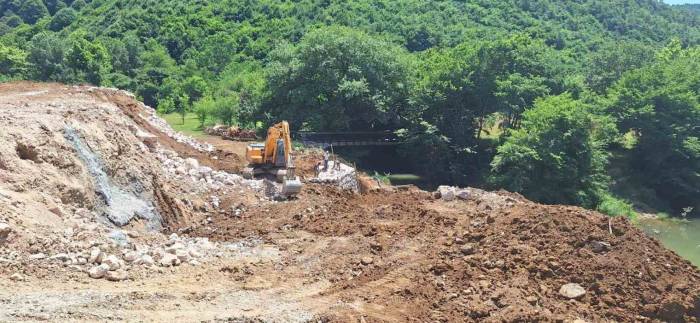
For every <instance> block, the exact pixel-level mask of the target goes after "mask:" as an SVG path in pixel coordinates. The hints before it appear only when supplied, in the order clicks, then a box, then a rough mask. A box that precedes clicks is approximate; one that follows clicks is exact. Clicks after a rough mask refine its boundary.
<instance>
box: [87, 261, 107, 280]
mask: <svg viewBox="0 0 700 323" xmlns="http://www.w3.org/2000/svg"><path fill="white" fill-rule="evenodd" d="M107 272H109V265H107V264H101V265H98V266H95V267H92V268H90V270H88V276H90V277H91V278H95V279H100V278H102V277H104V276H105V274H107Z"/></svg>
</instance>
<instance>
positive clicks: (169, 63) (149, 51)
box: [137, 40, 176, 106]
mask: <svg viewBox="0 0 700 323" xmlns="http://www.w3.org/2000/svg"><path fill="white" fill-rule="evenodd" d="M145 47H146V49H145V50H144V51H143V52H142V53H141V58H140V61H142V62H143V68H142V69H140V72H139V75H138V76H137V78H138V81H139V89H138V93H139V95H141V97H143V101H144V103H146V104H147V105H150V106H157V105H158V100H159V99H160V98H163V97H166V96H167V95H164V93H161V86H162V85H163V82H164V81H165V80H166V79H167V78H168V77H170V76H171V75H173V74H175V70H176V68H175V61H174V60H173V59H172V58H171V57H170V55H168V52H167V50H166V49H165V48H164V47H163V46H161V45H160V44H158V42H156V41H155V40H150V41H149V42H148V43H146V46H145Z"/></svg>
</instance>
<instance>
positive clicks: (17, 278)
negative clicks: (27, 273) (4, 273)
mask: <svg viewBox="0 0 700 323" xmlns="http://www.w3.org/2000/svg"><path fill="white" fill-rule="evenodd" d="M10 280H12V281H16V282H21V281H24V280H25V278H24V276H22V274H20V273H14V274H12V275H11V276H10Z"/></svg>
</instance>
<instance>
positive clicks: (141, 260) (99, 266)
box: [51, 234, 217, 281]
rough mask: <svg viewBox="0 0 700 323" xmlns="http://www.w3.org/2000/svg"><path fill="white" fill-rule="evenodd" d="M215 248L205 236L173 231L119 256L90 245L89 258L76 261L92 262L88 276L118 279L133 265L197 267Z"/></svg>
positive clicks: (69, 260) (125, 251)
mask: <svg viewBox="0 0 700 323" xmlns="http://www.w3.org/2000/svg"><path fill="white" fill-rule="evenodd" d="M216 249H217V246H216V245H215V244H213V243H211V242H209V240H208V239H207V238H180V237H178V236H177V234H172V235H170V237H169V239H168V240H167V241H166V242H165V243H163V244H162V245H159V246H155V247H149V246H134V249H130V250H129V249H124V250H122V252H121V253H122V255H121V257H119V256H117V255H114V254H107V253H106V252H104V251H102V250H101V249H100V248H99V247H93V248H92V249H91V250H90V255H89V258H87V259H85V258H78V259H77V261H78V264H81V263H82V264H85V263H89V264H92V265H93V267H92V268H90V269H89V270H88V275H89V276H90V277H92V278H95V279H100V278H105V279H107V280H110V281H120V280H125V279H127V278H128V273H127V272H128V271H129V270H131V269H132V268H133V267H134V266H142V267H147V268H148V267H150V268H157V267H171V266H179V265H181V264H185V263H186V264H189V265H191V266H198V265H200V263H201V261H204V260H205V259H206V258H208V257H210V256H212V255H213V254H215V253H216ZM55 257H56V256H54V257H51V258H55ZM61 257H64V259H63V260H65V261H67V262H68V263H70V262H71V256H69V255H65V256H61Z"/></svg>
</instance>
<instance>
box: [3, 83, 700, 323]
mask: <svg viewBox="0 0 700 323" xmlns="http://www.w3.org/2000/svg"><path fill="white" fill-rule="evenodd" d="M0 121H1V122H2V124H3V127H2V128H1V129H0V224H2V223H5V224H7V226H8V227H9V228H10V231H9V234H8V235H7V238H5V239H4V240H3V238H2V237H3V236H2V227H1V226H0V286H1V287H2V288H0V304H2V306H0V321H36V320H52V321H65V320H85V321H105V320H127V321H137V320H141V321H173V320H175V321H178V322H194V321H235V322H237V321H271V322H306V321H318V320H320V321H341V322H405V321H421V322H423V321H442V322H459V321H518V320H520V321H536V320H546V321H550V320H560V321H575V320H583V321H588V322H599V321H610V320H614V321H658V320H665V321H698V316H700V314H699V313H700V272H699V271H698V269H697V268H695V267H693V266H692V265H691V264H690V263H689V262H687V261H685V260H683V259H681V258H680V257H678V256H677V255H675V254H674V253H673V252H671V251H669V250H666V249H664V248H663V247H662V246H661V245H660V244H659V243H658V241H656V240H654V239H651V238H649V237H647V236H645V235H644V234H643V233H642V232H640V231H639V230H637V229H636V228H634V227H633V226H632V225H631V224H629V223H628V222H627V221H626V220H624V219H621V218H616V219H612V220H609V219H608V218H607V217H605V216H603V215H601V214H598V213H596V212H592V211H587V210H583V209H580V208H576V207H568V206H545V205H539V204H536V203H532V202H530V201H527V200H526V199H524V198H522V197H520V196H518V195H517V194H511V193H508V192H484V191H481V190H476V189H471V190H468V191H463V192H465V193H464V194H463V195H462V196H461V197H463V198H455V199H454V200H449V201H448V200H445V199H443V198H439V197H436V195H435V194H434V193H431V192H424V191H420V190H417V189H402V190H396V189H393V190H392V189H387V190H379V191H375V192H371V193H366V194H357V193H352V192H348V191H344V190H342V189H339V188H337V187H333V186H330V185H325V184H315V183H310V182H307V183H305V187H304V190H303V192H302V194H301V195H300V196H299V198H298V199H296V200H292V201H286V202H275V201H273V200H271V199H270V198H269V197H268V192H266V189H265V188H264V183H262V182H261V181H246V180H243V179H241V178H240V177H238V176H236V175H235V174H231V173H235V172H236V171H237V170H239V169H240V166H241V165H242V159H241V157H240V155H239V154H240V150H239V149H238V148H240V147H239V146H240V145H239V146H236V144H231V143H228V142H217V141H211V142H210V143H213V144H214V146H213V147H210V146H207V145H202V144H201V143H194V142H190V141H189V140H188V139H187V138H183V137H180V136H178V135H177V134H174V133H172V131H171V130H169V129H167V128H166V127H164V126H163V124H162V123H161V122H160V121H159V120H158V119H157V117H155V116H154V115H153V112H152V111H151V110H149V108H147V107H144V106H143V105H142V104H140V103H138V102H137V101H136V100H134V99H133V98H131V97H130V96H129V95H128V94H126V93H123V92H120V91H114V90H106V89H95V88H88V87H72V86H63V85H55V84H33V83H13V84H3V85H0ZM67 125H70V128H71V129H76V131H77V133H78V134H79V138H80V140H82V141H84V143H85V146H86V147H88V149H87V150H88V153H89V155H90V156H91V155H93V154H94V156H95V158H94V159H95V160H98V161H99V163H98V164H99V165H101V166H100V167H101V168H102V170H103V171H104V173H105V174H107V177H108V178H109V180H108V181H109V184H110V185H112V186H114V187H115V189H117V190H119V191H120V192H123V194H126V195H127V196H129V197H131V198H134V199H137V200H140V201H144V202H145V203H147V204H149V203H150V204H149V205H151V206H152V208H153V210H154V214H157V215H158V216H160V217H161V218H162V219H161V220H162V221H161V223H162V229H159V230H156V231H152V230H148V228H147V225H146V223H147V221H146V219H145V217H144V216H143V214H139V213H138V212H136V213H135V214H133V218H132V219H131V220H130V221H129V222H128V224H127V225H126V226H123V227H117V226H115V225H114V224H113V223H112V222H110V221H108V218H106V217H105V215H109V213H108V212H107V211H108V210H110V206H109V205H105V202H104V201H105V198H104V196H102V195H101V194H100V193H99V192H100V189H99V188H100V186H99V185H97V184H99V183H98V182H97V181H96V180H95V176H94V174H95V171H94V170H93V169H92V168H91V167H90V164H89V163H86V159H85V158H84V157H81V156H80V154H78V153H77V152H78V151H77V150H76V148H75V145H74V144H72V143H71V141H70V140H67V139H66V138H69V137H67V136H65V135H64V133H65V132H66V126H67ZM299 157H300V160H301V159H303V160H304V161H305V162H303V163H299V164H298V165H301V166H300V167H302V168H309V167H312V165H313V164H314V158H316V157H315V155H314V154H307V155H304V156H299ZM88 160H89V158H88ZM303 165H306V166H303ZM300 173H302V174H305V176H306V177H307V178H308V177H309V176H310V175H309V174H312V173H313V172H312V171H311V169H301V170H300ZM106 219H107V220H106ZM173 233H175V235H172V234H173ZM96 249H97V250H96ZM98 252H99V255H102V254H103V255H102V257H92V256H93V253H94V254H95V255H97V254H98ZM41 255H43V257H41ZM108 255H113V256H115V258H116V259H117V261H116V264H115V265H114V266H115V267H116V269H113V268H110V269H108V274H106V275H107V276H104V277H108V276H109V277H110V279H112V280H107V279H105V278H104V277H101V278H91V275H92V272H91V271H93V270H95V268H96V267H99V266H102V265H100V263H102V264H104V263H108V264H111V263H110V262H109V261H107V260H105V259H106V258H108ZM96 258H100V259H96ZM100 260H101V261H100ZM122 273H124V274H125V275H126V276H125V277H124V276H119V275H121V274H122ZM110 275H111V276H110ZM117 278H123V279H117ZM579 288H580V290H579Z"/></svg>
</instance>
